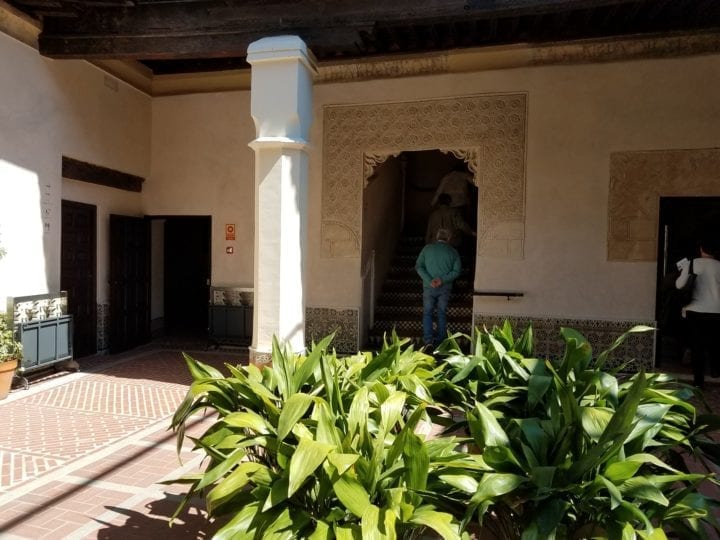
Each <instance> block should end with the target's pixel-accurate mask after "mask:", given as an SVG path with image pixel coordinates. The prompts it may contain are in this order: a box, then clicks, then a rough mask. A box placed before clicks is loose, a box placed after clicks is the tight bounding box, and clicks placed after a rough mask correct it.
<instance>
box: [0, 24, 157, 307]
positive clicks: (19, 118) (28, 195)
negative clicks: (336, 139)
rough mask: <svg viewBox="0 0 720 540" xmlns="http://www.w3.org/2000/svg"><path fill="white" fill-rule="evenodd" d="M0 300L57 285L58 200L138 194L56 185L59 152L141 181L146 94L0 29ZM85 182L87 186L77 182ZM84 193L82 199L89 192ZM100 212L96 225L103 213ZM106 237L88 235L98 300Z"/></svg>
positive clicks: (129, 205) (109, 202) (102, 201)
mask: <svg viewBox="0 0 720 540" xmlns="http://www.w3.org/2000/svg"><path fill="white" fill-rule="evenodd" d="M0 73H1V75H0V243H1V244H2V246H4V247H5V248H6V249H7V252H8V253H7V256H6V257H5V258H4V259H3V260H2V261H0V306H4V305H5V297H7V296H18V295H25V294H42V293H45V292H50V291H56V290H58V289H59V287H60V218H61V200H62V197H67V198H72V199H73V200H81V199H83V202H88V203H91V204H99V205H100V206H99V208H98V211H99V212H100V209H101V207H102V208H110V207H112V206H113V205H114V203H115V201H120V200H122V204H121V206H122V208H123V209H125V210H127V211H128V212H131V213H136V214H137V213H140V211H141V208H140V198H139V197H137V196H136V197H135V198H133V199H127V198H126V197H125V196H124V195H122V196H121V195H118V194H116V193H115V191H118V190H113V191H108V190H103V191H101V192H100V191H97V190H95V191H93V190H89V191H87V192H86V193H84V194H83V195H82V196H80V195H78V193H79V191H82V190H77V189H75V188H74V187H72V188H70V187H68V191H66V189H65V185H64V184H63V182H62V178H61V165H62V156H63V155H65V156H68V157H72V158H75V159H79V160H82V161H87V162H90V163H94V164H97V165H101V166H104V167H109V168H112V169H116V170H120V171H123V172H127V173H130V174H135V175H138V176H142V177H145V176H147V175H148V173H149V168H150V98H149V97H148V96H147V95H145V94H143V93H141V92H138V91H137V90H135V89H133V88H131V87H129V86H127V85H125V84H124V83H122V82H120V81H118V80H116V79H114V78H112V77H110V76H108V75H106V74H104V73H103V72H101V71H100V70H98V69H97V68H95V67H93V66H91V65H90V64H88V63H86V62H81V61H70V60H50V59H46V58H42V57H40V56H39V55H38V53H37V51H35V50H34V49H32V48H30V47H28V46H26V45H24V44H21V43H20V42H17V41H15V40H14V39H12V38H10V37H9V36H7V35H5V34H2V33H0ZM87 185H88V186H89V184H87ZM91 193H92V194H93V196H94V197H96V198H93V196H91V195H90V194H91ZM105 218H106V216H105V217H103V216H102V215H101V214H100V213H99V214H98V221H99V222H102V220H103V219H105ZM104 242H106V239H105V238H103V236H101V235H98V288H99V291H98V292H99V294H98V299H99V300H100V301H101V299H102V298H104V297H106V291H105V290H104V289H105V287H106V283H107V280H106V279H103V277H102V276H103V275H105V273H106V264H107V261H106V257H105V256H103V255H102V250H103V249H104V246H103V243H104Z"/></svg>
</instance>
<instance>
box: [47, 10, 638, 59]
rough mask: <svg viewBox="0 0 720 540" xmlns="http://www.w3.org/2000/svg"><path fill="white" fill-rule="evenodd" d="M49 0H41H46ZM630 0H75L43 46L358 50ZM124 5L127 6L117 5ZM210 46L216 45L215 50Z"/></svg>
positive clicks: (73, 50)
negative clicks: (384, 38) (270, 43)
mask: <svg viewBox="0 0 720 540" xmlns="http://www.w3.org/2000/svg"><path fill="white" fill-rule="evenodd" d="M39 1H42V0H39ZM629 1H630V0H494V1H492V2H488V1H486V0H464V1H459V0H430V1H424V2H417V1H416V0H394V1H393V2H388V1H387V0H366V1H364V2H357V1H355V0H310V1H303V2H298V1H297V0H269V1H268V0H254V1H253V0H250V1H241V0H225V1H223V2H217V0H178V1H177V2H140V1H136V2H131V1H129V0H127V1H117V0H115V1H113V0H95V1H94V2H92V3H93V4H95V5H94V6H92V7H88V6H89V4H90V2H80V1H77V2H71V3H70V2H68V3H67V6H68V8H70V7H72V8H74V9H75V10H77V11H78V16H77V17H76V18H72V19H68V18H67V17H50V18H47V17H46V18H45V21H44V26H43V32H42V33H41V35H40V37H39V47H40V52H41V53H42V54H43V55H45V56H49V57H54V58H144V59H161V58H178V57H181V58H182V57H185V58H191V57H197V56H212V57H222V56H238V55H244V54H245V52H246V49H247V46H248V45H249V44H250V43H251V42H252V41H254V40H255V39H258V38H261V37H266V36H268V35H279V34H294V35H298V36H300V37H301V38H303V39H305V40H306V41H307V42H308V44H309V45H311V48H313V49H316V48H317V49H320V50H323V49H325V48H327V49H334V50H343V49H348V48H350V49H352V48H356V47H357V46H358V44H361V43H362V40H361V39H360V37H359V36H360V34H359V33H360V31H364V32H372V30H373V28H374V27H376V26H378V25H380V26H393V25H400V24H402V25H406V24H407V25H409V26H410V25H413V26H420V25H431V24H436V23H450V22H457V21H477V20H482V19H488V18H495V17H510V16H520V15H534V14H542V13H552V12H556V11H566V10H575V9H584V8H590V7H598V6H609V5H622V4H624V3H628V2H629ZM118 4H122V6H118ZM208 51H211V52H210V54H208Z"/></svg>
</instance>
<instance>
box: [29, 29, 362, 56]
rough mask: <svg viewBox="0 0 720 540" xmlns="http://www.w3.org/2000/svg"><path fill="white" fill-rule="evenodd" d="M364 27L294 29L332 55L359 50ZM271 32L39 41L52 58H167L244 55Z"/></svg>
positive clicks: (317, 50)
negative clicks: (251, 45) (250, 47)
mask: <svg viewBox="0 0 720 540" xmlns="http://www.w3.org/2000/svg"><path fill="white" fill-rule="evenodd" d="M363 30H364V31H366V32H371V31H372V28H371V27H366V28H355V29H351V28H348V27H345V28H336V29H317V28H315V29H302V28H298V29H297V31H296V32H294V33H295V34H296V35H298V36H300V37H301V38H302V39H304V40H305V42H306V43H308V45H310V46H311V50H312V51H313V53H315V54H317V55H320V56H326V55H330V56H332V55H334V54H337V53H340V52H342V53H357V52H358V51H359V50H360V49H361V47H362V38H361V37H360V31H363ZM267 36H268V34H267V33H264V32H257V31H251V32H237V33H226V34H204V33H198V34H196V35H192V36H184V37H182V38H179V37H177V36H176V35H174V34H172V33H168V34H167V35H158V36H153V37H140V36H126V37H114V38H109V37H105V38H103V39H97V38H96V37H93V36H76V37H55V36H48V35H44V34H40V36H39V39H38V42H39V50H40V52H41V54H43V55H45V56H49V57H52V58H83V59H91V60H92V59H110V58H112V59H143V60H164V59H182V58H228V57H244V56H245V55H246V53H247V48H248V46H249V45H250V43H252V42H253V41H256V40H258V39H261V38H264V37H267Z"/></svg>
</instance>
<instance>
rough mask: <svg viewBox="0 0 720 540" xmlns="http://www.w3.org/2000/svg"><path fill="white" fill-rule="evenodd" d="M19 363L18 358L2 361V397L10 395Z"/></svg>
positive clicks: (0, 380)
mask: <svg viewBox="0 0 720 540" xmlns="http://www.w3.org/2000/svg"><path fill="white" fill-rule="evenodd" d="M17 365H18V361H17V360H7V361H5V362H0V399H5V398H6V397H8V394H9V393H10V387H11V386H12V381H13V375H15V370H16V369H17Z"/></svg>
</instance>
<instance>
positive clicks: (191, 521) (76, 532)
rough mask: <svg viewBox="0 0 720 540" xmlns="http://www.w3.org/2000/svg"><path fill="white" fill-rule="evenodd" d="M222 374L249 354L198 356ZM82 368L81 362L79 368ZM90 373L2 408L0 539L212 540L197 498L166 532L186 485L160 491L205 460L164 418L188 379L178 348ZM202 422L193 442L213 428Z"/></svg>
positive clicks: (34, 388) (54, 381) (20, 395)
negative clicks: (166, 482) (179, 445)
mask: <svg viewBox="0 0 720 540" xmlns="http://www.w3.org/2000/svg"><path fill="white" fill-rule="evenodd" d="M195 356H196V357H197V358H198V359H199V360H201V361H205V362H206V363H208V364H210V365H213V366H215V367H217V368H218V369H222V367H223V364H224V362H225V361H229V362H231V363H232V364H237V363H242V362H245V361H246V359H247V355H246V353H245V354H243V353H240V354H238V353H237V352H235V353H234V354H224V353H211V352H205V351H201V352H199V353H196V354H195ZM81 369H82V362H81ZM92 369H93V372H92V373H77V374H70V375H67V376H66V377H63V376H59V377H58V376H52V377H51V378H49V379H48V380H47V381H45V382H40V383H37V384H36V383H33V384H31V389H30V390H28V391H24V390H16V391H14V392H13V393H12V394H11V396H10V398H9V399H7V400H6V401H0V414H4V415H5V418H7V419H8V424H7V425H8V426H9V429H6V430H5V431H4V433H2V434H0V473H1V474H0V538H2V540H28V539H33V540H35V539H52V540H56V539H62V538H67V539H71V540H76V539H83V538H122V539H126V538H143V539H147V538H153V539H157V538H172V539H185V538H208V537H209V536H210V535H211V532H212V530H213V527H215V529H216V528H217V526H214V525H213V524H212V523H211V522H208V520H207V519H206V515H205V513H204V510H203V508H202V501H199V500H196V501H193V502H192V504H190V505H189V507H188V508H187V509H186V510H185V511H184V512H183V513H182V514H181V515H180V516H179V517H178V519H177V520H176V522H175V523H174V524H173V526H172V527H169V525H168V523H169V521H170V516H172V515H173V513H174V512H175V509H176V508H177V505H178V503H179V502H180V500H181V498H182V495H183V494H184V493H185V489H186V488H185V486H183V485H178V484H173V485H164V484H160V483H159V482H160V481H161V480H167V479H173V478H178V477H180V476H182V475H183V474H185V473H187V472H195V471H198V470H199V469H200V467H201V463H202V459H203V455H202V454H201V453H199V452H193V451H192V443H191V442H190V441H188V440H186V441H185V443H184V444H183V448H182V452H181V455H180V458H181V460H180V459H178V455H177V452H176V436H175V434H174V433H172V432H170V431H169V430H168V427H169V423H170V418H171V416H172V414H173V413H174V412H175V410H176V408H177V405H178V404H179V403H180V402H181V401H182V399H183V398H184V396H185V394H186V392H187V387H188V385H189V384H190V382H191V378H190V375H189V373H188V371H187V366H186V364H185V362H184V361H183V359H182V356H181V355H180V353H179V352H177V351H145V352H139V353H136V354H134V355H133V354H130V355H125V357H124V358H122V357H121V358H119V359H118V358H113V357H108V361H107V363H103V362H100V361H99V360H98V359H93V368H92ZM212 421H213V420H212V417H211V416H210V415H207V416H205V417H202V416H198V417H197V421H194V422H193V424H192V425H191V426H189V427H188V432H189V433H192V434H194V435H199V434H200V433H202V432H203V431H204V430H205V429H207V427H208V426H209V425H211V423H212Z"/></svg>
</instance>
